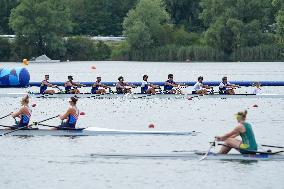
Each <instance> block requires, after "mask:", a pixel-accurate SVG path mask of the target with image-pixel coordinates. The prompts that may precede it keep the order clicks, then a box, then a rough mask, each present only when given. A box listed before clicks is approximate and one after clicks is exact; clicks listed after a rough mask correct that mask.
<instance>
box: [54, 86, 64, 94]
mask: <svg viewBox="0 0 284 189" xmlns="http://www.w3.org/2000/svg"><path fill="white" fill-rule="evenodd" d="M55 88H57V89H58V90H59V91H60V92H61V93H64V91H63V90H62V89H60V87H58V86H56V87H55Z"/></svg>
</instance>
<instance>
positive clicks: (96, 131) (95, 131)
mask: <svg viewBox="0 0 284 189" xmlns="http://www.w3.org/2000/svg"><path fill="white" fill-rule="evenodd" d="M9 131H11V130H5V129H0V135H2V134H4V133H6V132H9ZM196 134H197V132H195V131H156V130H151V131H150V130H149V131H136V130H116V129H108V128H99V127H88V128H86V129H83V130H51V129H38V130H18V131H15V132H12V133H10V134H8V135H7V136H9V135H10V136H96V135H196Z"/></svg>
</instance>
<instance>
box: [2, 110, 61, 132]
mask: <svg viewBox="0 0 284 189" xmlns="http://www.w3.org/2000/svg"><path fill="white" fill-rule="evenodd" d="M58 116H59V115H57V116H53V117H51V118H47V119H44V120H42V121H38V122H33V123H32V124H30V125H27V126H24V127H20V128H18V129H14V130H12V131H8V132H6V133H3V134H2V136H5V135H7V134H10V133H13V132H15V131H19V130H22V129H25V128H28V127H30V126H33V125H38V124H39V123H42V122H45V121H48V120H51V119H54V118H56V117H58Z"/></svg>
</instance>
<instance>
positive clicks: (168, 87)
mask: <svg viewBox="0 0 284 189" xmlns="http://www.w3.org/2000/svg"><path fill="white" fill-rule="evenodd" d="M178 86H179V85H178V84H177V83H176V82H174V75H173V74H168V80H167V81H166V82H165V85H164V91H165V93H167V94H177V93H179V92H178V90H176V89H174V87H178Z"/></svg>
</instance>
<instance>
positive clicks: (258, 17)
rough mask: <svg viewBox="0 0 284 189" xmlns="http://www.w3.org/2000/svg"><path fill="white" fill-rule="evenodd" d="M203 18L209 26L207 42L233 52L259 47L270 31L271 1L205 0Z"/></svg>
mask: <svg viewBox="0 0 284 189" xmlns="http://www.w3.org/2000/svg"><path fill="white" fill-rule="evenodd" d="M201 7H202V8H203V11H202V13H201V14H200V18H201V19H202V20H203V21H204V24H205V26H206V27H208V28H207V30H206V32H205V42H206V44H207V45H209V46H213V47H216V48H220V49H221V50H223V51H224V52H225V53H227V54H230V53H232V52H233V51H234V50H236V49H238V48H241V47H247V46H257V45H260V44H261V43H262V40H261V39H262V38H263V36H264V35H265V34H266V33H265V31H269V30H270V28H269V24H270V21H271V18H270V16H271V12H272V9H271V8H272V5H271V1H270V0H262V1H259V0H231V1H228V0H219V1H213V0H201Z"/></svg>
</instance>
